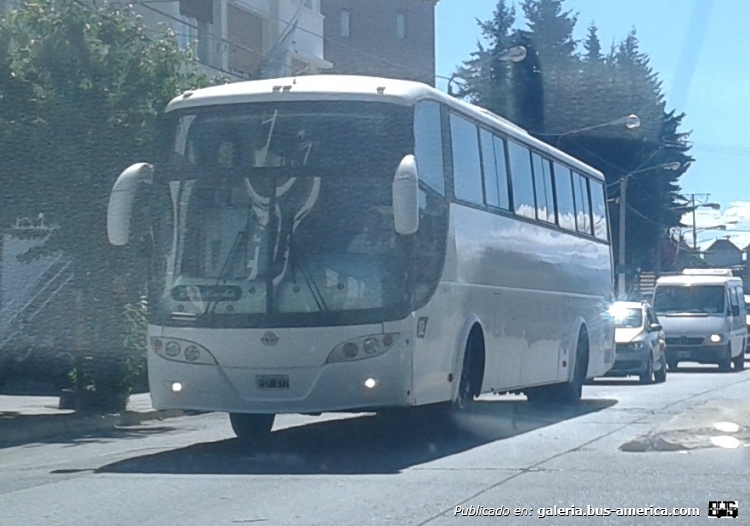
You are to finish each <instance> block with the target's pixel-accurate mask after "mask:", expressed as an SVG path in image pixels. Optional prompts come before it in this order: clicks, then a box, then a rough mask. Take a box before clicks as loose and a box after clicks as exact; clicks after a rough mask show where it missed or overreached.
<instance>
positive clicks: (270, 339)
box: [260, 331, 279, 346]
mask: <svg viewBox="0 0 750 526" xmlns="http://www.w3.org/2000/svg"><path fill="white" fill-rule="evenodd" d="M260 341H261V342H263V345H269V346H270V345H276V343H277V342H278V341H279V337H278V336H276V334H275V333H273V332H271V331H268V332H267V333H265V334H264V335H263V337H262V338H261V339H260Z"/></svg>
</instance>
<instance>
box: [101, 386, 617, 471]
mask: <svg viewBox="0 0 750 526" xmlns="http://www.w3.org/2000/svg"><path fill="white" fill-rule="evenodd" d="M615 403H616V401H615V400H601V399H600V400H585V401H583V402H582V403H581V404H580V405H579V406H578V407H575V408H565V407H556V406H549V407H542V406H533V405H531V404H528V403H526V402H525V401H523V400H517V401H515V400H514V401H479V402H477V403H476V404H475V407H474V408H473V409H472V410H471V413H470V414H469V415H467V416H466V417H465V418H462V419H461V421H459V422H456V425H455V426H451V425H448V424H445V423H443V424H441V423H440V422H441V421H440V420H438V419H435V418H431V417H430V416H429V415H430V413H420V412H416V411H411V412H404V413H401V414H400V416H396V415H390V416H388V417H385V416H380V415H378V416H369V415H366V416H357V417H353V418H346V419H341V420H328V421H323V422H315V423H312V424H307V425H301V426H297V427H291V428H285V429H281V430H277V431H274V432H273V433H272V439H271V441H270V444H269V445H268V446H265V447H264V448H262V449H260V450H252V449H249V448H248V447H247V446H245V445H244V444H243V443H242V442H241V441H239V440H237V439H230V440H222V441H218V442H212V443H202V444H195V445H192V446H189V447H185V448H181V449H175V450H172V451H166V452H161V453H156V454H151V455H144V456H140V457H133V458H130V459H127V460H123V461H119V462H116V463H113V464H109V465H107V466H104V467H102V468H101V469H99V470H98V471H97V472H98V473H141V474H143V473H160V474H191V475H196V474H204V475H209V474H214V475H215V474H218V475H240V474H242V475H245V474H290V475H291V474H294V475H306V474H368V473H369V474H391V473H398V472H399V471H401V470H403V469H405V468H408V467H410V466H414V465H418V464H422V463H425V462H430V461H432V460H436V459H439V458H442V457H447V456H450V455H454V454H456V453H460V452H463V451H467V450H470V449H472V448H475V447H478V446H481V445H483V444H487V443H489V442H493V441H496V440H502V439H508V438H510V437H513V436H516V435H520V434H523V433H528V432H530V431H533V430H536V429H540V428H543V427H546V426H551V425H554V424H557V423H559V422H562V421H564V420H570V419H574V418H577V417H580V416H582V415H586V414H589V413H592V412H595V411H601V410H602V409H605V408H607V407H610V406H612V405H614V404H615ZM227 425H228V423H227Z"/></svg>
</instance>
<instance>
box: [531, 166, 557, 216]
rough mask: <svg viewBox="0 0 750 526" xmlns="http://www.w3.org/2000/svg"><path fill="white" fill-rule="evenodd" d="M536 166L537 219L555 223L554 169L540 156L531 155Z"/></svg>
mask: <svg viewBox="0 0 750 526" xmlns="http://www.w3.org/2000/svg"><path fill="white" fill-rule="evenodd" d="M531 160H532V165H533V166H534V189H535V190H536V214H537V218H538V219H540V220H541V221H545V222H547V223H554V222H555V198H554V197H553V196H552V168H551V166H550V162H549V161H548V160H547V159H544V158H543V157H542V156H541V155H539V154H536V153H534V154H531Z"/></svg>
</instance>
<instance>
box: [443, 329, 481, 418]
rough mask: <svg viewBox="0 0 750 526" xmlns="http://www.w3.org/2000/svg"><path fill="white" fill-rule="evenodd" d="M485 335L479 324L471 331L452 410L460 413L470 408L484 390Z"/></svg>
mask: <svg viewBox="0 0 750 526" xmlns="http://www.w3.org/2000/svg"><path fill="white" fill-rule="evenodd" d="M484 364H485V355H484V335H483V334H482V329H481V328H480V327H479V325H474V327H472V328H471V331H470V332H469V338H468V340H467V341H466V348H465V350H464V359H463V364H462V366H461V376H460V377H459V383H458V394H457V395H456V399H455V400H453V401H452V402H451V412H452V413H460V412H463V411H466V410H468V409H469V408H470V407H471V405H472V404H473V403H474V398H476V397H477V396H479V395H480V394H481V392H482V380H483V378H484Z"/></svg>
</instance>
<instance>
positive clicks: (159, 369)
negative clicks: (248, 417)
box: [148, 350, 413, 414]
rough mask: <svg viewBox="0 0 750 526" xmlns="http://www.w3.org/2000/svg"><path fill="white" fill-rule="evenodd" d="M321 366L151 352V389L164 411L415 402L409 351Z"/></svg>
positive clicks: (301, 409)
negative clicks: (234, 363)
mask: <svg viewBox="0 0 750 526" xmlns="http://www.w3.org/2000/svg"><path fill="white" fill-rule="evenodd" d="M394 351H395V350H392V351H390V352H387V353H385V354H383V355H381V356H377V357H374V358H369V359H365V360H358V361H352V362H340V363H331V364H325V365H323V366H318V367H297V368H279V369H249V368H230V367H221V366H219V365H195V364H189V363H179V362H172V361H168V360H165V359H164V358H161V357H159V356H156V355H154V354H153V353H149V363H148V367H149V388H150V390H151V399H152V402H153V406H154V408H155V409H158V410H165V409H182V410H191V411H220V412H227V413H266V414H283V413H322V412H331V411H367V410H373V409H376V408H380V407H397V406H405V405H410V401H411V400H412V399H413V397H412V396H411V363H404V362H405V358H404V357H405V356H407V353H400V352H397V351H396V352H394Z"/></svg>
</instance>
